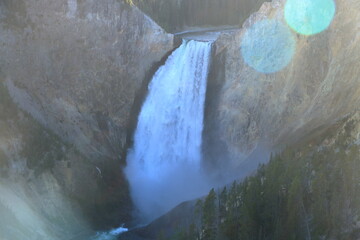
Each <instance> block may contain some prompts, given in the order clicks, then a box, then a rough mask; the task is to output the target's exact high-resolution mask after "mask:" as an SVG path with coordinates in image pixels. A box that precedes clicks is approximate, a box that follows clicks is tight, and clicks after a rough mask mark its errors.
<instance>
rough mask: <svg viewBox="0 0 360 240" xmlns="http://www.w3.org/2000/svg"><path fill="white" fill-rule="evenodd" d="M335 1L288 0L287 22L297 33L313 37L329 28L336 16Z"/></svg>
mask: <svg viewBox="0 0 360 240" xmlns="http://www.w3.org/2000/svg"><path fill="white" fill-rule="evenodd" d="M335 8H336V7H335V3H334V1H333V0H288V1H287V2H286V4H285V12H284V14H285V20H286V22H287V23H288V24H289V26H290V27H291V28H292V29H293V30H294V31H296V32H298V33H300V34H303V35H313V34H317V33H320V32H322V31H324V30H325V29H326V28H328V27H329V25H330V23H331V21H332V20H333V18H334V16H335V11H336V10H335Z"/></svg>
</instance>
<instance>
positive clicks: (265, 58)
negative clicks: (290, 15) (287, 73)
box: [241, 20, 296, 73]
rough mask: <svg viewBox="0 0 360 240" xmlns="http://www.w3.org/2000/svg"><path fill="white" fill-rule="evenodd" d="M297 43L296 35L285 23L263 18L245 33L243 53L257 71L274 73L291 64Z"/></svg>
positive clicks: (242, 43) (248, 62)
mask: <svg viewBox="0 0 360 240" xmlns="http://www.w3.org/2000/svg"><path fill="white" fill-rule="evenodd" d="M295 45H296V44H295V39H294V36H293V34H292V33H291V31H290V29H289V28H288V27H287V26H286V25H285V24H283V23H282V22H280V21H277V20H262V21H259V22H257V23H255V24H254V25H252V26H251V27H250V28H249V30H248V31H247V32H246V33H245V34H244V37H243V39H242V42H241V54H242V56H243V58H244V61H245V62H246V63H247V64H248V65H249V66H251V67H252V68H254V69H255V70H256V71H258V72H262V73H274V72H277V71H279V70H281V69H283V68H284V67H286V66H287V65H288V64H289V62H290V61H291V59H292V57H293V55H294V52H295Z"/></svg>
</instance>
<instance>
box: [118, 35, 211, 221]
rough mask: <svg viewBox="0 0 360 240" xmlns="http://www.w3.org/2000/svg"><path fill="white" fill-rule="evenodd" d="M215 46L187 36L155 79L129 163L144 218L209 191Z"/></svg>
mask: <svg viewBox="0 0 360 240" xmlns="http://www.w3.org/2000/svg"><path fill="white" fill-rule="evenodd" d="M211 45H212V43H211V42H199V41H194V40H190V41H185V40H184V41H183V43H182V45H181V46H180V47H179V48H178V49H176V50H175V51H174V52H173V53H172V55H171V56H170V57H169V58H168V60H167V61H166V63H165V65H164V66H162V67H160V68H159V70H158V71H157V72H156V73H155V75H154V76H153V78H152V80H151V82H150V85H149V92H148V96H147V98H146V100H145V102H144V104H143V106H142V109H141V112H140V115H139V118H138V124H137V128H136V131H135V135H134V146H133V148H132V149H130V150H129V152H128V157H127V167H126V168H125V174H126V176H127V179H128V181H129V184H130V192H131V196H132V199H133V201H134V203H135V206H136V208H137V210H138V214H139V215H140V216H141V219H142V220H143V221H145V222H146V221H150V220H152V219H154V218H156V217H158V216H160V215H161V214H163V213H165V212H166V211H168V210H170V209H171V208H172V207H174V206H176V205H177V204H179V203H180V202H182V201H185V200H190V199H193V198H196V197H199V196H201V195H203V194H205V193H206V192H207V191H208V187H207V186H206V184H205V180H204V177H203V174H202V172H201V168H200V166H201V143H202V130H203V118H204V101H205V94H206V81H207V75H208V67H209V61H210V55H211Z"/></svg>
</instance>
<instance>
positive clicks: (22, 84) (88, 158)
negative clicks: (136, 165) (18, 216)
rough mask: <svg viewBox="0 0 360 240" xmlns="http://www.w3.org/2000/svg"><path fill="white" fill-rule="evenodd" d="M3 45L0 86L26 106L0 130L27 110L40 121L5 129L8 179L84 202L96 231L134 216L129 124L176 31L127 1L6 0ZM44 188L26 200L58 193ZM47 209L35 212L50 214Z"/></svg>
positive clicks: (1, 6) (1, 14)
mask: <svg viewBox="0 0 360 240" xmlns="http://www.w3.org/2000/svg"><path fill="white" fill-rule="evenodd" d="M0 45H1V48H0V55H1V58H0V70H1V79H2V83H1V85H4V86H6V89H5V90H4V91H5V92H7V91H8V92H9V93H10V96H11V98H12V100H11V101H14V102H15V103H16V104H17V105H18V106H19V107H20V108H21V109H22V110H24V111H21V110H19V111H21V112H22V113H21V115H19V116H17V117H14V118H13V120H12V121H6V122H4V123H3V125H2V128H3V129H11V127H9V126H12V122H13V121H17V120H16V119H17V118H18V117H20V118H21V116H23V115H24V114H29V115H28V116H27V117H26V118H31V119H32V118H33V119H35V121H34V120H32V121H33V124H27V125H26V127H24V128H23V129H18V130H16V129H14V132H9V133H8V135H1V139H2V140H3V141H5V140H6V139H8V141H7V140H6V141H7V142H9V143H8V144H5V145H4V144H3V145H1V149H2V151H3V152H4V155H5V156H7V157H6V158H7V159H8V160H7V161H6V164H5V163H4V168H2V171H4V172H7V174H8V175H9V176H8V177H6V178H7V179H10V178H12V177H14V176H19V175H22V176H26V177H24V178H21V179H22V180H19V182H21V181H32V182H33V183H34V186H35V187H34V188H37V186H40V185H41V184H43V185H44V184H45V185H46V186H47V188H50V189H55V190H56V189H59V191H57V190H56V191H55V190H54V191H55V192H56V193H57V194H58V195H59V194H60V195H61V194H64V195H66V196H67V197H69V199H70V200H69V201H70V202H78V203H80V205H81V207H82V209H83V210H84V211H83V212H84V213H85V217H87V219H88V220H89V219H91V220H92V222H91V223H92V224H93V225H92V226H94V227H96V228H101V227H104V226H107V227H111V226H114V224H121V223H122V222H125V221H128V220H129V216H130V210H131V201H130V199H129V194H128V187H127V182H126V180H125V179H124V177H123V174H122V170H121V167H122V166H123V165H124V164H125V159H124V158H123V155H124V154H123V153H124V152H125V150H126V144H127V137H128V132H127V131H128V126H129V125H132V124H133V122H134V121H136V116H132V115H131V112H133V111H132V108H133V105H134V99H135V98H136V96H137V94H138V92H139V91H140V89H142V88H143V85H144V84H146V78H147V77H148V76H147V75H148V74H149V72H151V71H153V70H152V66H153V65H156V64H157V62H159V61H161V59H162V58H163V57H164V56H165V55H166V54H167V53H168V52H169V51H171V50H172V48H173V36H172V35H170V34H167V33H165V32H164V31H163V30H162V29H161V28H160V27H159V26H158V25H156V23H154V22H153V21H152V20H151V19H150V18H148V17H147V16H146V15H144V14H143V13H142V12H141V11H139V10H138V9H137V8H136V7H135V6H130V5H128V4H125V3H123V2H122V1H116V0H105V1H95V0H81V1H80V0H67V1H65V0H61V1H59V0H50V1H48V0H46V1H45V0H40V1H38V0H26V1H25V0H15V1H13V0H11V1H10V0H5V1H1V3H0ZM4 108H5V109H6V108H7V107H6V106H5V107H4ZM2 114H3V113H2ZM4 114H5V113H4ZM37 122H38V123H40V124H39V126H38V127H34V126H37V125H36V124H37ZM13 125H14V124H13ZM14 126H16V125H14ZM14 126H13V127H12V128H14ZM29 129H30V130H31V131H35V132H31V131H30V130H29ZM43 129H44V130H43ZM36 131H38V132H36ZM42 132H49V133H46V134H45V135H44V134H43V135H41V134H40V133H42ZM50 133H51V134H50ZM4 134H5V133H4ZM33 135H34V136H37V135H38V136H39V137H41V136H54V138H53V137H48V138H44V139H35V140H34V139H33V138H31V136H33ZM5 136H7V137H5ZM3 137H4V139H3ZM12 137H13V138H14V140H13V141H12V140H11V139H12ZM54 139H57V140H56V141H55V140H54ZM34 141H39V142H34ZM57 142H59V143H57ZM31 143H34V144H35V146H33V145H31ZM37 144H38V145H39V146H37ZM47 145H49V146H47ZM26 146H28V147H26ZM54 148H56V149H58V150H56V151H55V152H54V153H50V152H51V151H52V150H53V149H54ZM24 149H25V150H24ZM24 151H25V152H26V153H27V155H26V154H25V155H24V156H23V155H21V154H20V153H22V152H24ZM58 151H59V152H60V153H61V154H60V155H58ZM4 162H5V161H4ZM4 169H6V171H5V170H4ZM15 170H16V171H15ZM18 170H19V171H20V172H17V171H18ZM35 172H36V174H35ZM44 174H45V175H46V176H47V177H43V176H45V175H44ZM2 176H3V175H2ZM24 179H25V180H24ZM49 179H50V180H49ZM53 183H54V184H53ZM19 184H20V183H19ZM20 185H21V184H20ZM22 186H26V185H22ZM14 189H16V188H14ZM39 189H40V188H39ZM41 189H42V188H41ZM41 189H40V190H41ZM45 189H46V188H45ZM40 190H39V191H40ZM41 191H42V192H41V194H39V195H36V196H37V197H36V198H35V197H34V198H31V197H29V198H27V199H28V200H29V201H33V202H36V201H37V198H45V199H47V198H49V199H50V200H51V201H53V200H54V199H55V198H53V197H51V196H48V194H50V195H51V194H52V192H51V191H49V192H46V191H47V190H41ZM34 192H36V191H35V190H34ZM59 199H60V198H59ZM74 200H76V201H74ZM54 201H55V200H54ZM29 204H30V205H31V204H33V203H31V202H30V203H29ZM43 207H46V206H43ZM43 207H41V206H40V205H39V208H38V210H39V211H40V212H41V211H45V212H46V210H44V209H42V208H43ZM10 208H11V206H10ZM54 211H61V208H59V209H57V210H54ZM53 215H55V213H53ZM0 218H2V216H1V217H0ZM64 221H66V218H65V217H64ZM12 239H15V238H12ZM27 239H32V238H31V237H29V238H27ZM48 239H50V238H48ZM51 239H53V238H51ZM54 239H55V238H54ZM61 239H64V238H61ZM66 239H69V238H66Z"/></svg>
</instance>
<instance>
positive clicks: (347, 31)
mask: <svg viewBox="0 0 360 240" xmlns="http://www.w3.org/2000/svg"><path fill="white" fill-rule="evenodd" d="M284 3H285V1H284V0H274V1H273V2H271V3H264V4H263V5H262V7H261V9H260V10H259V11H258V12H257V13H255V14H253V15H252V16H251V17H250V18H249V19H248V20H247V21H246V22H245V23H244V25H243V28H242V29H241V30H234V31H231V32H226V33H223V34H222V35H221V36H220V37H219V39H218V40H217V41H216V43H215V48H216V53H215V56H214V59H213V61H214V63H215V64H213V66H214V68H215V69H212V72H213V74H211V75H210V79H209V84H210V86H211V85H214V86H218V87H216V88H215V89H213V90H212V91H214V94H213V95H212V96H208V98H216V99H217V100H216V101H211V99H210V100H209V101H208V103H209V105H208V106H207V109H208V111H207V115H206V129H207V131H205V146H204V152H205V153H206V152H207V151H208V150H209V151H210V152H212V156H209V157H211V158H212V159H213V161H218V163H221V164H222V165H223V161H224V156H223V155H221V154H219V153H221V152H227V153H229V155H231V156H229V159H231V161H233V163H234V164H235V165H239V164H240V163H241V162H242V160H244V159H246V158H247V156H249V155H250V154H251V153H252V152H253V151H254V150H255V148H256V147H259V146H260V145H261V144H265V145H266V146H267V147H269V148H270V149H274V148H276V147H279V146H282V145H287V144H291V143H293V142H296V141H297V140H298V139H300V138H301V137H303V136H306V135H307V134H311V133H312V132H313V131H314V130H315V129H319V128H324V127H326V126H328V125H331V124H332V123H334V121H336V120H337V119H341V118H343V117H344V116H346V115H347V114H348V113H350V112H352V111H353V110H355V109H358V106H359V103H360V78H359V76H360V68H359V61H358V60H359V58H358V57H359V55H360V37H359V34H358V33H359V29H360V25H359V20H360V19H359V14H358V12H359V11H360V3H359V2H358V1H355V0H350V1H342V0H338V1H336V15H335V18H334V20H333V22H332V24H331V25H330V27H329V28H328V29H327V30H325V31H324V32H322V33H319V34H317V35H313V36H301V35H299V34H296V33H295V32H293V34H294V36H295V38H296V42H297V43H296V51H295V55H294V57H293V59H292V60H291V62H290V64H289V65H288V66H287V67H286V68H285V69H283V70H281V71H279V72H276V73H272V74H263V73H260V72H257V71H256V70H254V69H253V68H251V67H249V66H248V65H247V64H246V63H245V62H244V59H243V57H242V55H241V52H240V46H241V41H242V39H243V36H244V34H245V32H246V31H247V30H248V29H249V27H250V26H251V25H252V24H254V23H256V22H258V21H261V20H263V19H276V20H279V21H281V22H284V19H283V9H284ZM284 23H285V22H284ZM214 133H215V135H216V136H218V139H217V140H214ZM219 148H220V149H219ZM214 149H215V150H216V149H218V150H217V151H215V152H214ZM209 155H211V153H209Z"/></svg>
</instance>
